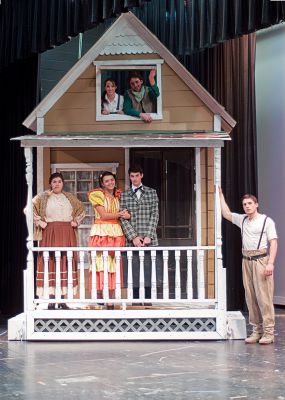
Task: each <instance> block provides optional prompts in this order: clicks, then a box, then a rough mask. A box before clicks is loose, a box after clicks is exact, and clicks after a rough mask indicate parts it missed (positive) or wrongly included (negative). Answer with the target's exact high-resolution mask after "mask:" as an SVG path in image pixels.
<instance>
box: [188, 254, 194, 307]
mask: <svg viewBox="0 0 285 400" xmlns="http://www.w3.org/2000/svg"><path fill="white" fill-rule="evenodd" d="M192 259H193V258H192V250H187V299H188V300H192V299H193V279H192Z"/></svg>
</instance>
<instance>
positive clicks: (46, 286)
mask: <svg viewBox="0 0 285 400" xmlns="http://www.w3.org/2000/svg"><path fill="white" fill-rule="evenodd" d="M43 259H44V299H48V298H49V273H48V270H49V268H48V264H49V252H48V251H44V252H43Z"/></svg>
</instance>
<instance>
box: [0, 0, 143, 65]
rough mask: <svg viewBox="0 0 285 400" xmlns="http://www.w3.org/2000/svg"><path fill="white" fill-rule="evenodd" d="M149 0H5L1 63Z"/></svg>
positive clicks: (0, 32) (46, 46)
mask: <svg viewBox="0 0 285 400" xmlns="http://www.w3.org/2000/svg"><path fill="white" fill-rule="evenodd" d="M145 1H148V0H60V1H58V0H24V1H23V0H2V2H1V5H0V38H1V40H0V65H1V66H5V65H6V66H7V65H9V64H10V63H12V62H14V61H15V60H19V59H22V58H25V57H29V56H31V55H32V54H37V53H41V52H43V51H46V50H47V49H50V48H53V47H54V46H58V45H60V44H63V43H66V42H68V40H69V39H70V37H71V36H77V35H78V34H79V33H80V32H84V31H86V30H88V29H90V28H93V27H94V26H96V25H97V24H98V23H100V22H102V21H104V20H106V19H107V18H110V17H115V16H116V15H119V14H120V13H122V12H126V11H128V10H129V9H132V8H134V7H141V6H142V5H143V4H144V2H145Z"/></svg>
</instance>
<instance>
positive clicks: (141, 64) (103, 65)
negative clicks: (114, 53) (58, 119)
mask: <svg viewBox="0 0 285 400" xmlns="http://www.w3.org/2000/svg"><path fill="white" fill-rule="evenodd" d="M163 63H164V60H162V59H148V60H102V61H93V64H94V66H95V67H96V113H95V114H96V121H138V120H139V119H138V118H136V117H133V116H131V115H126V114H123V115H121V114H110V115H104V114H101V93H102V79H101V76H102V74H101V71H102V70H104V71H105V70H115V71H118V70H127V71H130V70H140V71H141V70H145V69H146V70H151V69H156V83H157V86H158V88H159V92H160V95H159V96H158V98H157V112H156V113H150V115H151V117H152V119H153V120H162V117H163V116H162V81H161V65H162V64H163Z"/></svg>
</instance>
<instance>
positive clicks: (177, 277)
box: [175, 250, 181, 300]
mask: <svg viewBox="0 0 285 400" xmlns="http://www.w3.org/2000/svg"><path fill="white" fill-rule="evenodd" d="M175 299H176V300H178V299H181V280H180V250H175Z"/></svg>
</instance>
